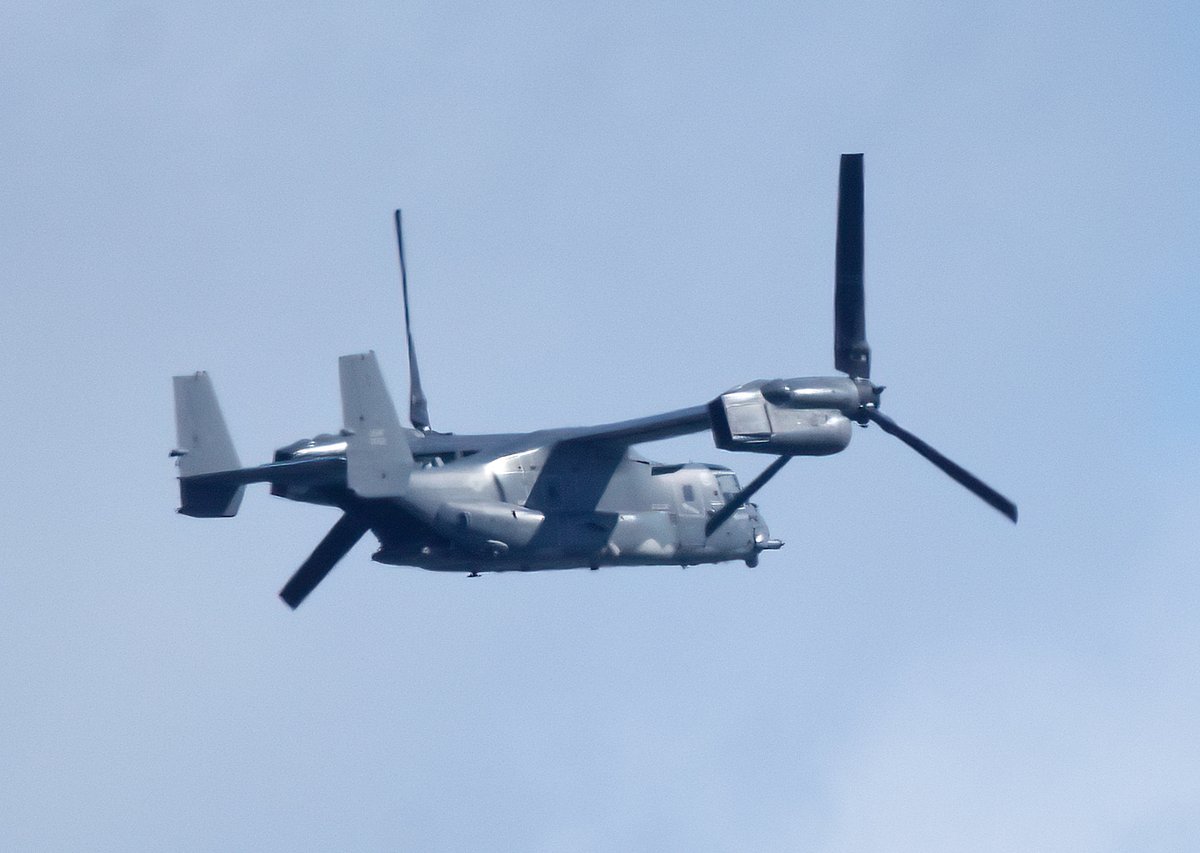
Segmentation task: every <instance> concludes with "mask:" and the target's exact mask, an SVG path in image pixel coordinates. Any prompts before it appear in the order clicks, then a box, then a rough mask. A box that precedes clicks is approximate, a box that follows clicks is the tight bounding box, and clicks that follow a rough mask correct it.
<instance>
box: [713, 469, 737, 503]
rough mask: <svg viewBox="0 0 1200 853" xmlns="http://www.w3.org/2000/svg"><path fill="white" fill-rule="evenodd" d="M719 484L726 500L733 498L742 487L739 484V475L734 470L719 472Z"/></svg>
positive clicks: (722, 495)
mask: <svg viewBox="0 0 1200 853" xmlns="http://www.w3.org/2000/svg"><path fill="white" fill-rule="evenodd" d="M717 485H718V486H719V487H720V489H721V497H723V498H724V499H725V500H726V502H728V501H731V500H733V498H734V496H735V495H737V493H738V492H740V491H741V487H739V486H738V480H737V475H736V474H734V473H733V472H732V471H730V472H728V473H721V474H718V475H717Z"/></svg>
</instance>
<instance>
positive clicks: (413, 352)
mask: <svg viewBox="0 0 1200 853" xmlns="http://www.w3.org/2000/svg"><path fill="white" fill-rule="evenodd" d="M396 245H397V246H399V247H400V290H401V292H402V294H403V296H404V337H405V338H406V339H407V340H408V419H409V420H410V421H411V422H412V425H413V426H414V427H416V428H417V429H419V430H420V431H421V432H429V408H428V406H427V405H426V402H425V392H423V391H422V390H421V374H420V372H419V371H418V370H417V348H416V346H415V345H414V344H413V336H412V321H411V320H410V319H409V312H408V271H407V270H406V269H405V266H404V230H403V229H402V228H401V226H400V211H399V210H397V211H396Z"/></svg>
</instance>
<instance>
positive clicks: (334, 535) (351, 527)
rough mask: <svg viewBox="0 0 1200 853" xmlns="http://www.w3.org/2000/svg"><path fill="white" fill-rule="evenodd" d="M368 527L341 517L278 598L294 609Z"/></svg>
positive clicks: (347, 516)
mask: <svg viewBox="0 0 1200 853" xmlns="http://www.w3.org/2000/svg"><path fill="white" fill-rule="evenodd" d="M370 527H371V526H370V525H369V524H368V523H367V522H366V521H364V520H363V519H362V518H361V517H360V516H357V515H352V514H350V513H346V514H345V515H343V516H342V517H341V518H340V519H338V523H337V524H335V525H334V526H333V529H332V530H330V531H329V532H328V533H326V534H325V538H324V539H322V540H321V544H319V545H318V546H317V547H316V549H315V550H314V551H313V552H312V554H310V555H309V557H308V559H307V560H305V561H304V562H303V563H302V564H301V566H300V568H299V569H297V570H296V573H295V574H294V575H292V577H291V578H290V579H289V580H288V582H287V584H285V585H284V587H283V589H281V590H280V591H279V597H280V598H282V599H283V600H284V602H285V603H286V604H287V606H288V607H290V608H292V609H293V610H295V609H296V608H297V607H299V606H300V602H302V601H304V599H305V598H307V597H308V594H309V593H310V592H312V591H313V590H314V589H315V588H316V586H317V584H319V583H320V582H321V581H323V580H325V576H326V575H328V574H329V572H330V571H331V570H332V569H333V567H334V566H335V565H337V562H338V560H340V559H342V557H344V556H346V554H347V553H348V552H349V551H350V549H351V548H353V547H354V544H355V543H356V542H358V540H359V539H361V538H362V536H363V534H364V533H366V532H367V531H368V530H369V529H370Z"/></svg>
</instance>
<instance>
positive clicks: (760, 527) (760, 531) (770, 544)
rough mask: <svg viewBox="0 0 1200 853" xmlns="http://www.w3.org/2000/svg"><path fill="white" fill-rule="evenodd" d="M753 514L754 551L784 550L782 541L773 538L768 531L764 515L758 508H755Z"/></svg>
mask: <svg viewBox="0 0 1200 853" xmlns="http://www.w3.org/2000/svg"><path fill="white" fill-rule="evenodd" d="M753 512H754V515H753V516H752V518H753V520H754V550H755V551H777V550H778V549H780V548H782V547H783V542H782V541H780V540H778V539H772V538H771V531H770V530H768V529H767V522H766V521H765V520H764V519H763V517H762V514H761V513H760V512H759V511H758V507H754V508H753Z"/></svg>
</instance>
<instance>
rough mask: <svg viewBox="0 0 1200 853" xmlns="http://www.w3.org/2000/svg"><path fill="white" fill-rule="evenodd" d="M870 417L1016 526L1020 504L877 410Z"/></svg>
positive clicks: (869, 409) (868, 415) (871, 411)
mask: <svg viewBox="0 0 1200 853" xmlns="http://www.w3.org/2000/svg"><path fill="white" fill-rule="evenodd" d="M865 411H866V413H867V417H868V418H870V419H871V420H873V421H874V422H875V423H877V424H879V427H880V429H882V430H883V431H884V432H886V433H890V434H891V435H894V436H896V438H898V439H900V440H901V441H903V442H904V443H905V444H907V445H908V446H909V447H911V448H912V449H913V450H915V451H917V453H920V454H921V455H922V456H924V457H925V458H926V459H928V460H929V461H930V462H932V463H933V464H934V465H936V466H938V467H939V468H941V469H942V470H943V471H944V472H946V474H947V475H948V476H949V477H950V478H951V479H953V480H954V481H955V482H957V483H959V484H960V485H962V486H964V487H966V488H967V489H968V490H970V491H971V492H973V493H974V494H975V495H977V496H978V497H979V498H981V499H982V500H983V501H984V502H985V503H987V505H988V506H990V507H992V508H993V509H995V510H997V511H998V512H1000V513H1002V514H1003V515H1004V516H1005V517H1007V518H1008V520H1009V521H1011V522H1012V523H1013V524H1016V523H1017V505H1016V504H1015V503H1013V502H1012V501H1010V500H1009V499H1008V498H1006V497H1004V495H1002V494H1000V493H999V492H998V491H996V490H995V489H993V488H992V487H991V486H989V485H988V484H987V483H985V482H983V480H981V479H979V478H978V477H976V476H975V475H974V474H972V473H971V472H970V471H968V470H967V469H966V468H963V467H962V466H961V465H959V464H958V463H957V462H952V461H951V460H949V459H947V458H946V457H945V456H943V455H942V454H940V453H938V452H937V451H936V450H934V449H933V448H932V447H930V446H929V445H928V444H926V443H925V442H923V441H921V439H919V438H917V437H916V436H915V435H913V434H912V433H911V432H909V431H908V430H906V429H905V428H904V427H902V426H900V425H899V424H898V423H896V422H895V421H894V420H892V419H891V418H889V417H888V416H887V415H885V414H883V413H882V412H880V411H879V410H878V409H874V408H868V409H866V410H865Z"/></svg>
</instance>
